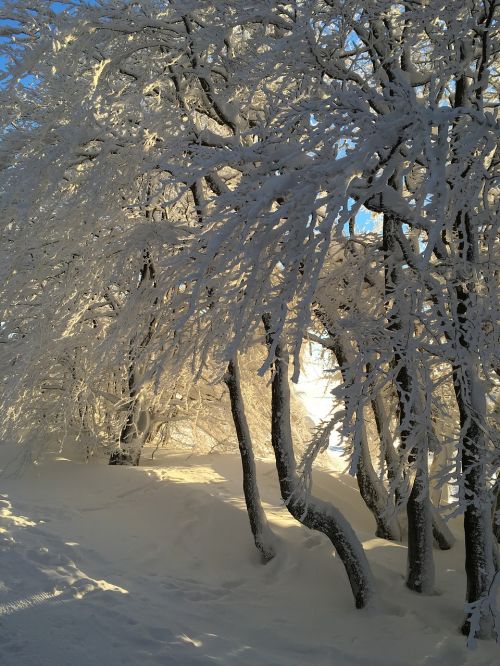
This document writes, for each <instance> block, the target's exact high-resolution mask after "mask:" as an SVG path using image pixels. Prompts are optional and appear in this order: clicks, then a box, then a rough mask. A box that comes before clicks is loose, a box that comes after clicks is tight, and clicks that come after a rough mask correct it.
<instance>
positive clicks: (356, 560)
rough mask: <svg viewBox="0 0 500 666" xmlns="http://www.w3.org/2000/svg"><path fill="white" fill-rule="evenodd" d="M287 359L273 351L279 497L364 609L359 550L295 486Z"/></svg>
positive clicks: (341, 523)
mask: <svg viewBox="0 0 500 666" xmlns="http://www.w3.org/2000/svg"><path fill="white" fill-rule="evenodd" d="M263 321H264V326H265V329H266V334H267V335H266V339H267V344H268V346H269V347H271V346H272V344H273V332H272V325H271V318H270V316H269V315H264V317H263ZM288 382H289V380H288V359H287V356H286V352H285V351H284V350H283V349H282V348H281V346H280V345H277V346H276V349H275V360H274V363H273V380H272V385H271V390H272V398H271V406H272V420H271V443H272V446H273V450H274V455H275V460H276V469H277V472H278V479H279V484H280V490H281V496H282V498H283V501H284V502H285V504H286V507H287V509H288V511H289V512H290V513H291V515H292V516H293V517H294V518H295V519H296V520H298V521H299V522H300V523H302V524H303V525H305V526H306V527H309V528H310V529H313V530H317V531H318V532H321V533H322V534H325V535H326V536H327V537H328V538H329V539H330V541H331V542H332V544H333V546H334V547H335V550H336V551H337V553H338V555H339V557H340V559H341V560H342V563H343V565H344V567H345V569H346V572H347V577H348V579H349V583H350V585H351V589H352V592H353V595H354V599H355V603H356V607H357V608H364V607H365V606H366V605H367V604H368V603H369V601H370V599H371V598H372V596H373V593H374V586H373V580H372V574H371V570H370V566H369V564H368V560H367V559H366V555H365V552H364V550H363V546H362V545H361V543H360V541H359V540H358V538H357V536H356V534H355V533H354V530H353V529H352V527H351V525H350V524H349V523H348V521H347V520H346V519H345V518H344V516H343V515H342V514H341V513H340V511H339V510H338V509H336V508H335V507H334V506H333V505H332V504H330V503H328V502H324V501H323V500H320V499H317V498H315V497H313V496H310V495H307V494H306V493H305V490H304V488H303V487H302V486H301V484H300V483H299V478H298V474H297V467H296V462H295V454H294V450H293V441H292V431H291V425H290V386H289V383H288Z"/></svg>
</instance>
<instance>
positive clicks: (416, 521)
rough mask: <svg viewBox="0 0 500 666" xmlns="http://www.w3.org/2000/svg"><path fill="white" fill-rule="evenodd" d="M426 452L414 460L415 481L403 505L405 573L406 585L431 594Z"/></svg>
mask: <svg viewBox="0 0 500 666" xmlns="http://www.w3.org/2000/svg"><path fill="white" fill-rule="evenodd" d="M427 464H428V463H427V451H426V450H425V449H424V450H423V451H422V454H421V460H419V461H418V464H417V469H416V473H415V479H414V481H413V485H412V488H411V493H410V496H409V497H408V501H407V504H406V514H407V516H408V563H407V564H408V570H407V576H406V585H407V587H409V588H410V590H413V591H414V592H420V593H423V594H431V593H432V591H433V590H434V562H433V559H432V537H433V534H432V525H433V522H432V511H431V503H430V501H429V476H428V474H427Z"/></svg>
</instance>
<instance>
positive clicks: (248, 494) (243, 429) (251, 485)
mask: <svg viewBox="0 0 500 666" xmlns="http://www.w3.org/2000/svg"><path fill="white" fill-rule="evenodd" d="M224 381H225V382H226V385H227V387H228V390H229V398H230V401H231V413H232V416H233V422H234V427H235V430H236V436H237V438H238V446H239V450H240V456H241V466H242V469H243V493H244V495H245V503H246V507H247V513H248V518H249V520H250V528H251V530H252V534H253V538H254V541H255V545H256V547H257V549H258V550H259V551H260V553H261V555H262V559H263V560H264V562H269V560H271V559H272V558H273V557H274V556H275V554H276V547H275V536H274V534H273V532H272V530H271V528H270V527H269V524H268V522H267V518H266V514H265V512H264V509H263V508H262V504H261V501H260V495H259V487H258V485H257V472H256V469H255V459H254V454H253V446H252V439H251V436H250V428H249V427H248V422H247V418H246V415H245V407H244V403H243V395H242V393H241V381H240V371H239V367H238V358H237V356H236V355H235V356H234V358H233V359H232V360H231V361H230V362H229V365H228V368H227V373H226V375H225V377H224Z"/></svg>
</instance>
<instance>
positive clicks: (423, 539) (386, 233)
mask: <svg viewBox="0 0 500 666" xmlns="http://www.w3.org/2000/svg"><path fill="white" fill-rule="evenodd" d="M400 224H401V221H400V220H399V219H397V218H396V217H394V216H391V215H387V214H384V222H383V249H384V255H385V262H386V266H385V296H386V307H387V309H388V311H389V313H390V314H389V315H388V322H389V324H388V329H389V331H390V332H391V333H392V335H393V341H392V345H393V352H394V367H395V368H397V372H396V377H395V384H396V392H397V396H398V406H399V424H400V438H401V446H400V450H401V452H402V453H403V454H405V453H406V455H408V460H409V461H411V462H415V463H416V471H415V478H414V481H413V485H412V487H411V491H410V494H409V496H408V498H407V502H406V515H407V518H408V565H407V578H406V585H407V587H409V588H410V589H411V590H413V591H415V592H422V593H426V594H429V593H430V592H432V589H433V586H434V561H433V554H432V545H433V534H432V512H431V502H430V497H429V471H428V467H429V465H428V438H427V437H428V436H427V433H422V434H421V436H420V438H419V440H418V441H417V438H416V436H415V435H416V434H417V422H418V421H417V418H416V417H417V414H416V413H415V412H416V409H417V407H418V406H419V403H420V400H416V398H415V396H416V395H417V396H418V395H419V394H418V391H419V387H418V386H416V387H415V386H414V382H415V381H416V378H415V377H413V375H412V374H411V373H410V370H409V367H408V366H409V363H410V360H411V359H410V358H409V355H408V343H407V340H406V336H408V335H412V334H413V322H412V320H411V319H410V318H409V316H408V307H407V306H408V304H407V303H406V300H405V298H406V297H405V294H404V293H403V292H402V286H401V284H400V279H401V256H400V255H401V251H400V248H399V245H398V242H397V232H398V227H399V225H400ZM403 325H404V326H405V327H406V329H407V330H406V332H405V334H402V333H403ZM412 440H413V441H412Z"/></svg>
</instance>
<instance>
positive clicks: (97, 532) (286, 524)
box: [0, 446, 500, 666]
mask: <svg viewBox="0 0 500 666" xmlns="http://www.w3.org/2000/svg"><path fill="white" fill-rule="evenodd" d="M11 455H12V449H9V448H8V447H5V446H4V447H0V457H1V458H3V459H4V462H3V464H1V465H0V466H4V465H5V458H6V457H8V456H11ZM259 475H260V484H261V490H262V497H263V500H264V502H265V508H266V510H267V513H268V515H269V518H270V521H271V524H272V526H273V528H274V530H275V531H276V532H277V534H278V536H279V540H280V551H279V554H278V556H277V557H276V558H275V559H274V560H273V561H272V562H270V563H269V564H267V565H262V564H261V563H260V561H259V557H258V554H257V552H256V550H255V548H254V546H253V543H252V539H251V534H250V530H249V527H248V521H247V517H246V514H245V511H244V504H243V499H242V492H241V478H240V477H241V475H240V469H239V459H238V457H237V456H236V455H230V454H224V455H222V454H219V455H218V454H212V455H203V456H202V455H196V454H193V455H189V454H188V453H186V452H177V453H175V452H165V451H159V452H158V454H157V456H156V457H155V460H154V461H151V460H150V454H149V459H148V454H147V453H146V454H145V456H144V459H143V466H141V467H140V468H134V469H130V468H121V467H108V466H107V465H105V462H104V461H93V462H90V463H89V464H85V463H83V462H81V463H79V462H72V461H69V460H67V459H65V458H64V457H63V456H62V455H58V454H54V455H52V456H49V457H47V458H46V459H45V461H44V462H42V463H40V464H39V465H37V466H35V467H31V468H27V469H26V471H25V472H24V473H23V474H22V475H21V476H18V477H17V478H7V477H6V476H5V475H3V476H2V478H1V485H0V492H1V495H0V506H1V511H0V514H1V515H0V547H1V554H0V561H1V569H0V632H1V640H0V664H1V665H2V666H66V665H68V666H69V665H71V666H84V665H85V666H94V665H95V666H101V665H106V666H121V665H127V664H129V665H130V664H134V665H136V666H142V665H147V664H161V665H170V664H183V665H185V666H190V665H191V664H193V665H194V664H227V665H229V664H248V665H250V664H251V665H252V666H267V665H269V666H271V665H273V666H275V665H276V666H278V665H283V666H285V665H286V666H304V665H307V666H309V665H320V664H325V665H326V664H328V665H335V666H344V665H345V666H379V665H380V666H403V665H404V666H416V665H422V666H423V665H426V666H431V664H432V665H434V666H461V665H463V664H469V665H474V666H493V665H494V664H498V663H500V650H499V649H498V647H497V646H495V645H494V644H493V643H484V642H483V643H480V644H479V647H478V649H477V650H476V651H475V652H470V651H467V650H466V648H465V644H464V639H463V637H462V636H461V635H460V634H459V633H458V630H457V627H458V626H459V623H460V621H461V608H462V600H463V595H464V575H463V546H462V542H461V541H460V539H459V541H458V543H457V544H456V546H455V547H454V549H453V551H451V552H448V553H442V552H436V553H435V557H436V564H437V581H438V582H437V585H438V593H437V594H436V595H435V596H432V597H425V596H418V595H416V594H413V593H411V592H410V591H408V590H407V589H406V588H405V587H404V572H405V556H406V548H405V547H404V546H403V545H398V544H391V543H388V542H385V541H382V540H380V539H376V538H374V537H373V523H372V519H371V516H370V514H369V513H368V512H367V510H366V509H365V508H364V506H363V505H362V502H361V500H360V497H359V493H358V492H357V490H356V488H355V485H354V481H353V480H352V479H350V478H348V477H345V476H343V475H341V474H339V473H338V472H328V471H322V472H318V473H317V474H316V477H315V489H316V491H317V493H318V494H320V495H321V496H323V497H325V498H330V499H331V500H332V501H334V502H335V503H337V504H338V506H339V507H340V508H341V509H342V510H343V511H345V513H346V515H347V516H348V518H350V519H351V520H352V521H353V523H354V525H355V527H356V529H357V531H358V534H359V535H360V536H361V538H362V539H363V540H364V543H365V547H366V549H367V553H368V557H369V559H370V561H371V563H372V566H373V568H374V573H375V576H376V579H377V581H378V591H379V597H380V602H379V604H378V607H376V608H372V609H369V610H364V611H358V610H355V608H354V606H353V602H352V598H351V594H350V590H349V587H348V584H347V579H346V577H345V574H344V571H343V568H342V566H341V564H340V562H339V560H338V558H336V557H335V556H333V555H332V548H331V545H330V543H329V542H328V540H326V539H325V538H324V537H322V536H321V535H318V534H316V533H313V532H310V531H308V530H307V529H305V528H303V527H301V526H299V525H298V524H297V523H296V522H295V521H294V520H293V519H292V518H290V517H289V515H288V513H287V511H286V509H284V508H283V507H282V505H281V502H280V499H279V493H278V489H277V485H276V479H275V470H274V467H273V464H272V462H271V461H270V460H268V461H265V460H264V461H261V462H260V464H259ZM454 527H455V528H456V532H457V534H458V535H459V534H460V529H459V527H460V526H459V524H456V525H455V526H454Z"/></svg>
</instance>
